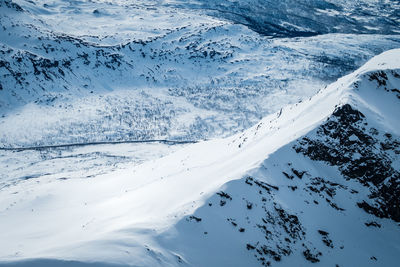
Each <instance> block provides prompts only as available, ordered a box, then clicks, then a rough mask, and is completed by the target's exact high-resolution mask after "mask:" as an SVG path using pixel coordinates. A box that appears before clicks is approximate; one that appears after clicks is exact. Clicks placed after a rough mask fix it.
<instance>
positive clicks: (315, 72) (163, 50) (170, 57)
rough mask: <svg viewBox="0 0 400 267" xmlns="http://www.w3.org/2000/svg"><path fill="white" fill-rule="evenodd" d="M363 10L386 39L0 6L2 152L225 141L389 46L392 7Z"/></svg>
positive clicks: (39, 4) (167, 6)
mask: <svg viewBox="0 0 400 267" xmlns="http://www.w3.org/2000/svg"><path fill="white" fill-rule="evenodd" d="M212 2H213V1H210V2H209V4H210V3H212ZM217 2H218V1H216V3H217ZM241 2H242V1H241ZM254 2H255V6H257V5H259V1H254ZM285 2H287V1H285ZM324 2H325V1H322V3H324ZM243 3H244V4H245V5H246V6H248V5H249V3H250V2H249V1H247V2H246V1H243ZM233 4H234V3H233ZM312 5H315V8H317V7H318V6H319V4H318V1H316V2H315V1H314V2H313V3H312ZM365 6H366V7H367V6H368V7H369V8H370V9H372V10H373V14H374V17H377V18H379V19H378V21H377V22H373V21H372V20H371V19H369V18H370V16H369V15H368V16H367V15H365V17H364V18H363V20H367V22H360V25H367V26H368V25H370V24H371V25H370V26H371V27H375V26H376V25H377V24H379V25H381V26H382V27H384V28H385V29H388V30H387V31H384V30H382V29H378V30H366V29H365V28H363V29H364V30H361V31H359V32H357V33H354V32H353V31H346V30H337V31H331V30H329V31H322V30H321V31H320V32H321V34H320V35H315V36H313V37H307V38H306V37H303V38H300V37H299V38H291V35H284V38H271V35H263V34H259V33H257V32H254V31H253V29H254V27H252V26H251V25H247V24H244V25H243V23H237V21H236V20H233V21H232V20H231V19H230V18H225V17H224V16H221V15H220V14H209V13H208V9H207V8H206V7H205V8H206V9H203V8H202V7H200V8H199V7H197V6H196V5H193V3H191V2H189V1H188V2H186V1H185V2H184V3H182V2H178V1H156V0H154V1H153V0H152V1H148V0H146V1H144V0H143V1H122V0H118V1H117V0H115V1H100V0H96V1H72V2H71V1H61V0H56V1H53V0H52V1H48V0H40V1H26V0H14V1H13V2H12V1H10V0H2V1H0V24H1V27H0V78H1V79H0V145H1V146H2V147H20V146H35V145H51V144H67V143H85V142H95V141H110V140H114V141H118V140H144V139H163V138H169V139H181V140H182V139H189V140H193V139H194V140H199V139H208V138H213V137H223V136H229V135H232V134H234V133H236V132H239V131H242V130H244V129H247V128H248V127H250V126H251V125H253V124H254V123H256V122H257V121H259V120H260V119H261V118H262V117H264V116H266V115H268V114H271V113H274V112H276V111H277V110H279V109H280V108H281V107H282V106H284V105H286V104H290V103H295V102H297V101H299V100H301V99H305V98H307V97H309V96H311V95H313V94H314V93H315V92H316V91H317V90H318V89H319V88H321V87H323V86H325V85H327V84H329V83H330V82H332V81H334V80H335V79H337V78H338V77H341V76H343V75H345V74H347V73H348V72H351V71H353V70H355V69H356V68H358V67H359V66H360V65H361V64H363V63H364V62H365V61H367V60H368V59H370V58H371V57H373V56H374V55H376V54H378V53H381V52H383V51H385V50H388V49H392V48H397V47H399V41H400V38H399V36H398V35H397V34H396V32H395V31H394V30H393V27H394V26H393V23H396V20H395V18H396V16H395V12H396V11H398V5H397V4H396V3H395V2H393V3H391V4H385V5H380V4H378V3H375V2H374V1H372V2H371V3H370V5H365ZM379 6H382V7H384V9H383V10H382V15H381V16H376V14H375V13H377V12H378V11H379V10H375V9H377V8H378V7H379ZM239 7H240V5H239ZM228 8H229V6H228ZM319 8H320V9H321V8H322V7H319ZM303 9H304V8H303ZM303 9H302V10H303ZM342 9H343V10H342V13H340V14H341V15H340V16H339V17H338V19H337V20H341V18H342V17H343V16H346V14H348V13H349V11H348V10H352V7H351V5H350V6H347V7H346V8H342ZM367 9H368V8H367ZM280 10H281V11H282V12H284V13H285V12H286V11H285V9H280ZM312 10H314V9H312ZM321 10H323V8H322V9H321ZM354 10H355V11H354V12H356V13H357V12H358V13H357V16H360V14H361V13H363V14H368V12H364V11H365V10H364V9H363V8H362V9H361V10H358V9H357V7H354ZM357 10H358V11H357ZM386 11H387V12H389V11H390V12H389V14H388V17H385V14H386V13H387V12H386ZM242 12H243V13H248V15H251V14H252V13H251V12H254V14H255V15H254V18H257V17H258V14H257V13H256V11H255V10H254V9H251V10H250V11H249V12H250V13H249V12H247V11H246V9H243V10H242ZM315 12H317V13H318V12H320V11H315ZM371 12H372V11H371ZM371 12H370V13H371ZM385 12H386V13H385ZM392 13H393V14H394V15H393V14H392ZM275 15H276V16H275V18H276V19H280V18H281V17H282V16H286V15H285V14H281V13H277V14H275ZM266 16H267V17H271V16H269V14H266ZM325 17H327V15H321V16H318V19H316V21H317V22H318V23H320V24H321V23H322V22H321V21H319V20H320V19H321V18H325ZM328 17H329V16H328ZM335 21H336V20H335ZM82 22H84V23H82ZM299 23H300V22H299ZM302 23H303V24H304V21H303V22H302ZM329 23H331V22H329ZM300 24H301V23H300ZM346 25H347V26H346V27H344V26H343V27H344V28H345V29H347V28H353V27H355V25H357V24H352V23H347V24H346ZM396 25H397V24H396ZM357 27H358V26H357ZM357 27H355V28H357ZM360 27H361V26H360ZM315 31H319V30H315ZM361 33H362V34H361ZM377 33H379V34H377ZM382 34H386V35H382ZM26 129H29V131H26Z"/></svg>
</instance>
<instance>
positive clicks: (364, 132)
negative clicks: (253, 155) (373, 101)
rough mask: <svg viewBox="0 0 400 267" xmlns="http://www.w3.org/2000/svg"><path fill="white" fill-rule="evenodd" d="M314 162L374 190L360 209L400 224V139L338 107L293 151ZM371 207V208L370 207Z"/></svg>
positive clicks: (359, 204)
mask: <svg viewBox="0 0 400 267" xmlns="http://www.w3.org/2000/svg"><path fill="white" fill-rule="evenodd" d="M293 148H294V149H295V150H296V152H297V153H302V154H304V155H305V156H307V157H309V158H310V159H312V160H317V161H324V162H327V163H328V164H329V165H331V166H337V167H338V169H339V170H340V172H341V174H342V175H343V177H344V178H345V179H347V180H349V179H356V180H358V181H359V182H360V183H361V184H362V185H364V186H366V187H368V188H369V189H370V190H371V193H370V195H369V200H364V201H362V202H360V203H358V206H359V207H360V208H363V209H364V210H365V211H366V212H368V213H372V214H374V215H376V216H378V217H380V218H391V219H393V220H395V221H397V222H400V172H399V171H398V170H396V169H395V168H394V167H393V165H394V163H395V162H396V161H398V160H399V158H400V139H399V138H398V136H394V135H393V134H391V133H387V132H386V133H385V132H383V133H382V132H379V131H378V130H377V129H375V128H373V127H370V126H369V124H368V122H367V119H366V118H365V116H364V115H363V114H362V113H361V112H359V111H357V110H355V109H353V108H352V107H351V106H350V105H349V104H345V105H343V106H341V107H338V108H337V109H336V110H335V112H334V113H333V114H332V116H331V117H330V118H329V119H328V120H327V122H325V123H324V124H323V125H321V126H320V127H319V128H318V129H317V130H316V135H315V137H307V136H306V137H303V138H302V139H301V140H299V141H298V143H297V144H296V145H295V146H294V147H293ZM369 203H370V204H369Z"/></svg>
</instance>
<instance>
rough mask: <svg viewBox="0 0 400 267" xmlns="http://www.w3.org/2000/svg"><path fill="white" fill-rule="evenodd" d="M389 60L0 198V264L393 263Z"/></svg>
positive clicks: (395, 210) (399, 52)
mask: <svg viewBox="0 0 400 267" xmlns="http://www.w3.org/2000/svg"><path fill="white" fill-rule="evenodd" d="M399 57H400V49H395V50H391V51H388V52H385V53H383V54H382V55H379V56H377V57H375V58H373V59H372V60H371V61H369V62H368V63H367V64H366V65H364V66H363V67H361V68H360V69H359V70H357V71H356V72H355V73H353V74H350V75H347V76H345V77H343V78H341V79H339V80H338V81H337V82H335V83H333V84H331V85H330V86H328V87H326V88H325V89H323V90H321V91H320V92H319V93H318V94H317V95H315V96H313V97H311V98H310V99H309V100H305V101H303V102H301V103H298V104H294V105H291V106H288V107H286V108H283V109H282V110H281V111H280V112H278V113H276V114H272V115H270V116H267V117H266V118H264V119H263V120H262V121H261V122H260V123H258V124H256V125H255V126H253V127H252V128H250V129H249V130H246V131H245V132H244V133H241V134H237V135H235V136H232V137H229V138H226V139H215V140H210V141H207V142H201V143H198V144H193V145H189V146H186V147H184V148H182V149H181V150H179V151H177V152H175V153H173V154H170V155H168V156H166V157H164V158H161V159H158V160H154V161H150V162H145V163H143V164H142V165H139V166H137V167H132V168H129V169H127V170H121V171H117V172H114V173H112V174H105V175H101V176H98V177H96V178H95V179H70V180H59V181H53V180H51V179H50V178H46V177H40V178H38V179H30V180H26V181H21V182H20V183H18V184H16V185H13V186H9V187H7V188H4V189H2V190H1V191H0V197H1V199H3V200H4V201H3V202H2V203H1V205H0V212H1V213H2V215H6V216H4V218H5V219H4V220H2V221H1V222H0V227H1V228H2V229H7V231H2V232H1V233H0V238H1V239H2V240H10V241H9V242H8V244H3V245H2V246H1V249H0V251H2V252H1V261H3V262H7V261H16V260H22V259H30V258H49V259H63V260H78V261H84V262H105V263H116V264H124V265H139V266H180V265H183V266H220V265H221V264H231V265H232V266H243V265H246V266H260V265H262V266H269V265H272V266H279V265H281V266H293V264H300V265H301V266H309V265H313V264H316V265H318V264H323V265H335V264H336V265H339V266H354V265H363V266H375V265H391V264H393V263H395V262H396V259H397V255H398V252H399V251H398V248H397V246H396V245H395V244H396V242H397V240H398V238H399V237H400V231H399V228H398V224H397V223H396V222H399V207H400V206H399V202H398V201H399V197H398V196H399V193H400V190H399V189H400V186H399V184H400V183H399V182H400V177H399V173H400V172H399V168H400V159H399V154H400V141H399V140H400V138H399V132H400V131H399V126H398V124H393V122H396V121H398V118H397V117H396V116H397V114H399V113H400V110H399V109H400V105H398V104H399V103H398V102H399V101H400V99H399V97H398V92H397V91H396V90H395V89H397V88H398V86H399V85H400V75H399V73H400V66H399V64H398V63H397V62H398V60H397V59H398V58H399ZM28 192H29V193H28ZM70 192H74V198H73V199H71V198H70V196H71V195H70ZM21 216H23V217H24V218H25V220H29V221H30V222H31V223H30V224H29V225H25V224H24V222H21V221H19V218H21ZM52 218H57V220H56V222H54V221H53V219H52ZM72 219H73V220H72ZM65 229H68V230H67V231H66V230H65ZM29 237H34V238H33V239H30V238H29ZM21 242H22V243H23V244H24V245H23V246H20V245H19V244H20V243H21ZM99 250H101V251H104V253H102V255H99V254H98V251H99Z"/></svg>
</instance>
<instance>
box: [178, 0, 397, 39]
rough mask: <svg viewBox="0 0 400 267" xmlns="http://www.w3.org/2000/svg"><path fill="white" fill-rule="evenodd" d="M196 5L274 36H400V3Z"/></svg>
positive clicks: (272, 0)
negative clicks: (340, 34)
mask: <svg viewBox="0 0 400 267" xmlns="http://www.w3.org/2000/svg"><path fill="white" fill-rule="evenodd" d="M182 2H183V5H184V6H185V5H187V2H188V1H182ZM189 2H190V1H189ZM192 5H193V6H194V7H197V8H201V9H205V10H209V12H210V13H211V14H213V15H215V16H220V17H224V18H227V19H229V20H232V21H234V22H236V23H240V24H244V25H246V26H248V27H249V28H251V29H253V30H254V31H256V32H259V33H261V34H265V35H271V36H280V37H282V36H284V37H288V36H289V37H290V36H312V35H318V34H326V33H355V34H371V33H372V34H374V33H375V34H376V33H379V34H399V29H398V27H397V25H398V24H399V23H400V18H399V12H400V3H399V2H398V1H380V0H372V1H368V0H362V1H344V0H339V1H337V0H336V1H332V0H312V1H310V0H300V1H299V0H282V1H276V0H235V1H218V0H217V1H215V0H200V1H192Z"/></svg>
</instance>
